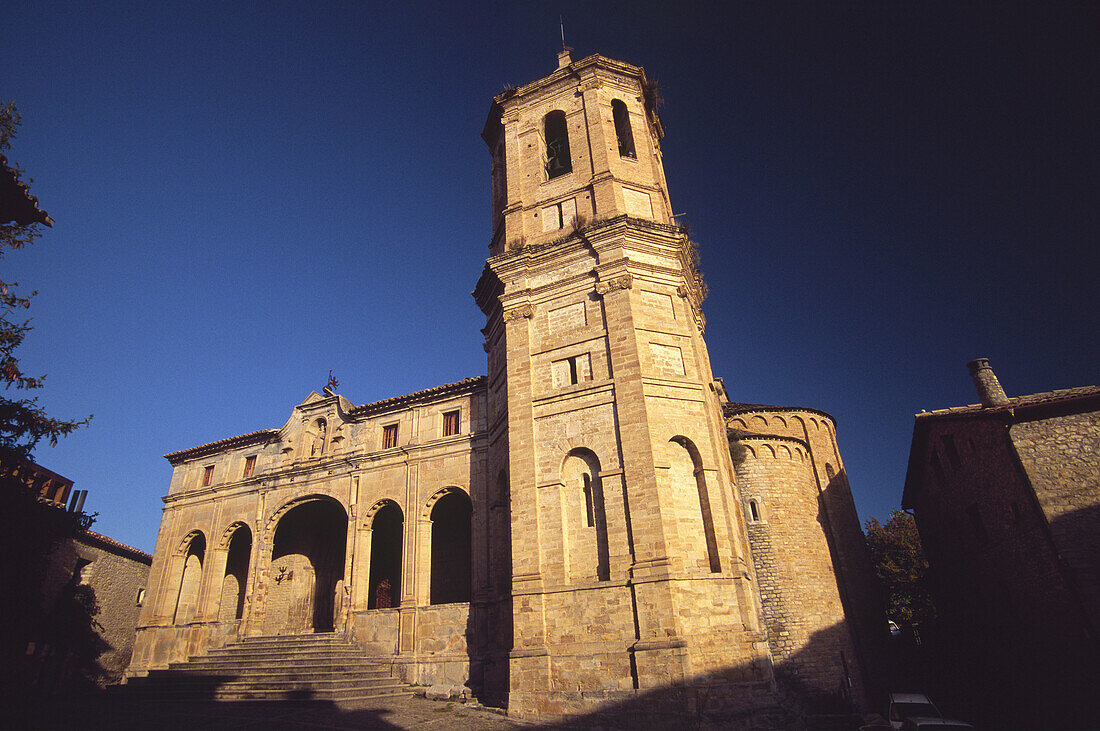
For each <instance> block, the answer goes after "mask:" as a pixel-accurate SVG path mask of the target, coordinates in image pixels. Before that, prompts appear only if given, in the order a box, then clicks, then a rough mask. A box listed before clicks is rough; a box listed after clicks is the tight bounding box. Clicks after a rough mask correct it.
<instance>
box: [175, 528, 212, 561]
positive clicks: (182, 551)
mask: <svg viewBox="0 0 1100 731" xmlns="http://www.w3.org/2000/svg"><path fill="white" fill-rule="evenodd" d="M196 538H201V539H202V550H203V551H205V550H206V534H205V533H203V532H202V531H201V530H199V529H198V528H196V529H195V530H192V531H190V532H188V534H187V535H185V536H184V537H183V540H181V541H180V542H179V545H177V546H176V550H175V551H173V552H172V554H173V555H174V556H186V555H187V554H188V553H190V552H191V544H192V543H194V541H195V539H196Z"/></svg>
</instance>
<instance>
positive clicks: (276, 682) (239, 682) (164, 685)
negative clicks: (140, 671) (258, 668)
mask: <svg viewBox="0 0 1100 731" xmlns="http://www.w3.org/2000/svg"><path fill="white" fill-rule="evenodd" d="M142 685H143V686H145V687H147V688H154V687H157V686H160V688H159V689H164V690H184V689H187V690H194V689H196V688H208V689H209V688H217V689H222V690H267V689H270V690H303V689H312V690H362V691H367V690H369V691H390V690H400V689H403V688H404V685H403V684H402V683H401V682H399V681H397V680H394V679H392V678H384V679H375V680H371V681H366V682H364V681H363V679H362V678H357V677H354V676H350V677H344V678H307V679H302V678H266V679H255V678H233V677H226V678H223V679H219V680H217V681H216V682H211V678H209V677H208V678H196V677H188V678H161V679H158V680H153V681H147V682H145V683H143V684H142Z"/></svg>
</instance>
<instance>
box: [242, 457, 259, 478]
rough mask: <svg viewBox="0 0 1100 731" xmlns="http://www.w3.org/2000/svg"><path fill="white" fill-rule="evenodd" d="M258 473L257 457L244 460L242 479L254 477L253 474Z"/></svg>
mask: <svg viewBox="0 0 1100 731" xmlns="http://www.w3.org/2000/svg"><path fill="white" fill-rule="evenodd" d="M255 471H256V455H254V454H253V455H251V456H249V457H245V458H244V475H242V478H247V477H252V473H253V472H255Z"/></svg>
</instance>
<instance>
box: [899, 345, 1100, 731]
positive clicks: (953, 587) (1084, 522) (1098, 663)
mask: <svg viewBox="0 0 1100 731" xmlns="http://www.w3.org/2000/svg"><path fill="white" fill-rule="evenodd" d="M968 365H969V368H970V373H971V375H972V377H973V379H974V384H975V386H976V387H977V390H978V396H979V398H980V401H981V403H979V404H973V405H970V406H956V407H952V408H946V409H939V410H936V411H931V412H921V413H919V414H917V416H916V426H915V428H914V431H913V445H912V449H911V451H910V453H909V470H908V474H907V475H906V479H905V493H904V496H903V498H902V506H903V507H904V508H906V509H908V510H912V511H913V513H914V515H915V517H916V522H917V528H918V529H919V531H920V535H921V541H922V543H923V544H924V549H925V553H926V554H927V556H928V561H929V564H930V578H931V580H932V587H933V589H934V592H935V596H934V598H935V603H936V607H937V610H938V612H939V614H940V623H941V625H942V627H943V630H944V634H945V636H944V637H943V638H942V643H941V644H942V645H943V646H944V652H945V657H944V658H943V662H942V666H943V671H944V672H945V673H947V674H948V678H949V680H950V681H953V682H949V683H948V685H950V686H951V687H955V688H958V689H959V695H960V698H959V699H958V701H957V702H958V703H959V705H969V706H970V708H971V709H972V711H973V713H974V717H975V718H977V719H979V720H982V721H983V722H985V723H988V724H993V725H996V726H1018V725H1019V726H1024V727H1031V728H1040V727H1043V728H1050V727H1057V726H1061V725H1071V726H1077V725H1079V726H1088V727H1095V726H1096V725H1097V724H1100V713H1098V712H1097V710H1096V704H1095V703H1094V702H1093V701H1092V697H1093V695H1094V694H1095V690H1096V688H1098V687H1100V646H1098V644H1097V631H1098V630H1100V388H1098V387H1096V386H1086V387H1081V388H1069V389H1063V390H1059V391H1050V392H1046V393H1037V394H1031V395H1029V396H1018V397H1013V398H1009V397H1007V396H1006V395H1005V392H1004V389H1003V388H1001V385H1000V383H999V381H998V379H997V377H996V375H994V373H993V370H992V369H991V368H990V367H989V362H988V361H987V360H986V359H979V360H975V361H973V362H971V363H969V364H968Z"/></svg>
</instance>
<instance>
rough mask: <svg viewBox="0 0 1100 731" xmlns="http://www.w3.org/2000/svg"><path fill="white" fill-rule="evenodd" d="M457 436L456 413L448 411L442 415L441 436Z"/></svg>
mask: <svg viewBox="0 0 1100 731" xmlns="http://www.w3.org/2000/svg"><path fill="white" fill-rule="evenodd" d="M453 434H458V412H457V411H448V412H447V413H446V414H444V415H443V436H445V437H449V436H451V435H453Z"/></svg>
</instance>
